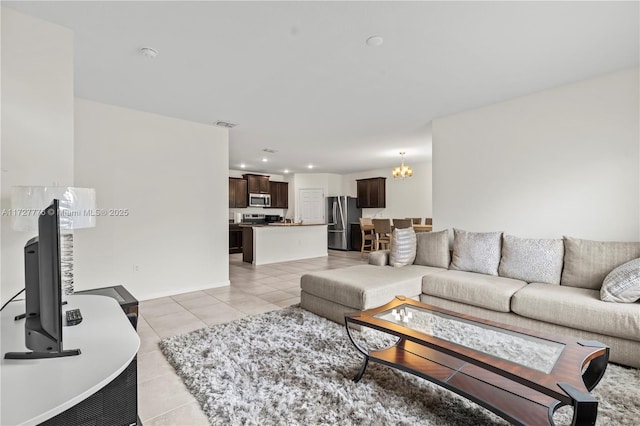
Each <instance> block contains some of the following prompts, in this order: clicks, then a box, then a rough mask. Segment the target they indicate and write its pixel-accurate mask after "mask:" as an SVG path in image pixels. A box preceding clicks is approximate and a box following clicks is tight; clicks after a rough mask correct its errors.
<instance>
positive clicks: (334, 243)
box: [326, 195, 362, 250]
mask: <svg viewBox="0 0 640 426" xmlns="http://www.w3.org/2000/svg"><path fill="white" fill-rule="evenodd" d="M361 214H362V209H359V208H358V207H356V198H355V197H349V196H347V195H340V196H338V197H327V216H326V217H327V229H328V232H329V248H330V249H337V250H351V224H352V223H358V222H359V219H360V215H361Z"/></svg>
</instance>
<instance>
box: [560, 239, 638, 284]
mask: <svg viewBox="0 0 640 426" xmlns="http://www.w3.org/2000/svg"><path fill="white" fill-rule="evenodd" d="M638 257H640V242H634V243H631V242H629V243H627V242H610V241H590V240H580V239H577V238H571V237H564V270H563V271H562V280H561V281H560V285H567V286H571V287H581V288H589V289H593V290H600V288H601V287H602V281H603V280H604V277H606V276H607V274H608V273H609V272H611V271H613V270H614V269H615V268H617V267H618V266H620V265H622V264H623V263H625V262H628V261H630V260H631V259H635V258H638Z"/></svg>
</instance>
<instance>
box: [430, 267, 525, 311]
mask: <svg viewBox="0 0 640 426" xmlns="http://www.w3.org/2000/svg"><path fill="white" fill-rule="evenodd" d="M526 285H527V283H526V282H524V281H520V280H514V279H511V278H504V277H496V276H492V275H484V274H476V273H473V272H463V271H446V272H443V273H441V274H433V275H427V276H425V277H424V278H422V292H423V293H424V294H428V295H430V296H436V297H440V298H443V299H447V300H453V301H456V302H462V303H466V304H469V305H473V306H479V307H481V308H486V309H491V310H494V311H498V312H509V310H510V307H511V296H513V294H514V293H515V292H516V291H518V290H519V289H521V288H522V287H524V286H526Z"/></svg>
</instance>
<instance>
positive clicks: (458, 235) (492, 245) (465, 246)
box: [451, 228, 502, 275]
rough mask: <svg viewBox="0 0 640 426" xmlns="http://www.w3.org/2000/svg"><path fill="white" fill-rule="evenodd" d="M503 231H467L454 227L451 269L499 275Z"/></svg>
mask: <svg viewBox="0 0 640 426" xmlns="http://www.w3.org/2000/svg"><path fill="white" fill-rule="evenodd" d="M501 245H502V232H467V231H463V230H461V229H456V228H454V229H453V259H452V261H451V269H454V270H458V271H467V272H478V273H481V274H489V275H498V265H499V264H500V248H501Z"/></svg>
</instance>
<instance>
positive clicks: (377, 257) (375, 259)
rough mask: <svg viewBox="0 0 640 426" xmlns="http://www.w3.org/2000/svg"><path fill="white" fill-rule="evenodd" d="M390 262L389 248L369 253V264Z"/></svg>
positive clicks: (380, 264) (384, 264) (381, 264)
mask: <svg viewBox="0 0 640 426" xmlns="http://www.w3.org/2000/svg"><path fill="white" fill-rule="evenodd" d="M388 264H389V250H378V251H372V252H371V253H369V265H376V266H386V265H388Z"/></svg>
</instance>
